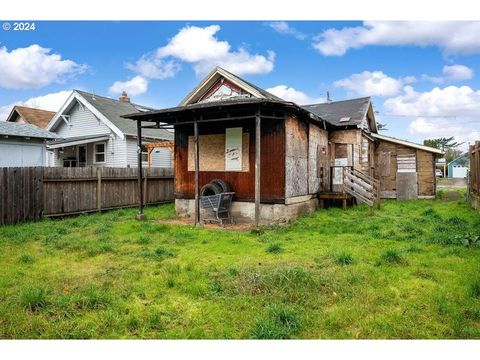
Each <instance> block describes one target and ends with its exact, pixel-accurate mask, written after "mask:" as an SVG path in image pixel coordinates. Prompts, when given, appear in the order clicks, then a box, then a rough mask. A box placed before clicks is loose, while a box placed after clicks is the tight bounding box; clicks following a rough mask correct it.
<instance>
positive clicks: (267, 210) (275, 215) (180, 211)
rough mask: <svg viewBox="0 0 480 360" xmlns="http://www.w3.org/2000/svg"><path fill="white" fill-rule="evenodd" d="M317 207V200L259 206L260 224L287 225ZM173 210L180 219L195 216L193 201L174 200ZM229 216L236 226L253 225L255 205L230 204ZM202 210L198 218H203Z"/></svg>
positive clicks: (306, 199) (236, 202) (251, 203)
mask: <svg viewBox="0 0 480 360" xmlns="http://www.w3.org/2000/svg"><path fill="white" fill-rule="evenodd" d="M317 207H318V199H316V198H313V199H312V198H310V197H308V198H305V199H303V201H301V202H293V203H292V201H290V203H289V204H260V224H261V225H270V224H281V223H288V222H290V221H292V220H295V219H297V218H299V217H300V216H302V215H304V214H311V213H313V212H314V211H315V209H316V208H317ZM175 210H176V212H177V215H178V216H180V217H191V218H193V217H194V215H195V200H190V199H175ZM231 214H232V216H233V218H234V220H235V222H236V223H237V224H242V223H243V224H253V223H254V221H255V203H253V202H239V201H234V202H233V203H232V209H231ZM203 215H204V210H201V213H200V217H201V218H203Z"/></svg>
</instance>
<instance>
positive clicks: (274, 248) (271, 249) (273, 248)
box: [265, 243, 283, 254]
mask: <svg viewBox="0 0 480 360" xmlns="http://www.w3.org/2000/svg"><path fill="white" fill-rule="evenodd" d="M282 250H283V249H282V247H281V246H280V244H277V243H274V244H270V245H268V246H267V249H266V250H265V251H266V252H268V253H270V254H278V253H280V252H282Z"/></svg>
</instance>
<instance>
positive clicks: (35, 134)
mask: <svg viewBox="0 0 480 360" xmlns="http://www.w3.org/2000/svg"><path fill="white" fill-rule="evenodd" d="M0 135H8V136H16V137H31V138H41V139H55V138H56V137H57V135H56V134H54V133H52V132H50V131H47V130H45V129H40V128H39V127H38V126H35V125H32V124H18V123H14V122H7V121H0Z"/></svg>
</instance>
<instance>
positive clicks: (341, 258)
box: [337, 253, 353, 266]
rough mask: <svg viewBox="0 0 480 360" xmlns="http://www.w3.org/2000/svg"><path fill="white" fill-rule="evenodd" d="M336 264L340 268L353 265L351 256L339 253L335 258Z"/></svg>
mask: <svg viewBox="0 0 480 360" xmlns="http://www.w3.org/2000/svg"><path fill="white" fill-rule="evenodd" d="M337 264H339V265H342V266H346V265H350V264H353V256H352V254H348V253H341V254H340V255H338V256H337Z"/></svg>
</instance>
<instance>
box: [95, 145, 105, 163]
mask: <svg viewBox="0 0 480 360" xmlns="http://www.w3.org/2000/svg"><path fill="white" fill-rule="evenodd" d="M106 148H107V147H106V144H105V143H104V142H102V143H95V144H94V146H93V150H94V152H93V161H94V163H95V164H101V163H104V162H105V155H106Z"/></svg>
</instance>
